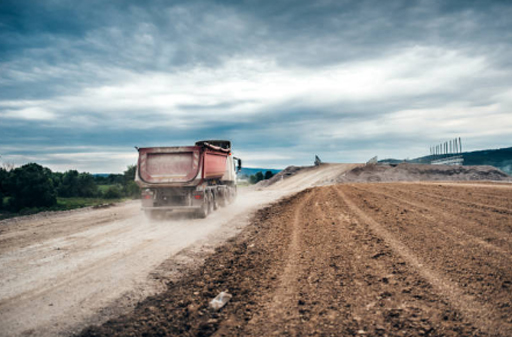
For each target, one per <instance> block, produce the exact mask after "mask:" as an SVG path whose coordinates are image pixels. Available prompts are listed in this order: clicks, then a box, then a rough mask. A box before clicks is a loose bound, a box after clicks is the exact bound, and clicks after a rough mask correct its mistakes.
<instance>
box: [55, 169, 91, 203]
mask: <svg viewBox="0 0 512 337" xmlns="http://www.w3.org/2000/svg"><path fill="white" fill-rule="evenodd" d="M53 176H54V180H59V181H60V183H59V186H58V188H57V192H58V194H59V197H65V198H70V197H84V198H91V197H95V196H98V195H99V191H98V185H96V181H95V180H94V176H93V175H92V174H90V173H78V171H76V170H69V171H66V172H65V173H64V174H62V177H60V178H58V177H59V176H58V175H55V174H54V175H53Z"/></svg>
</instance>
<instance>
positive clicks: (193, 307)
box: [83, 183, 512, 336]
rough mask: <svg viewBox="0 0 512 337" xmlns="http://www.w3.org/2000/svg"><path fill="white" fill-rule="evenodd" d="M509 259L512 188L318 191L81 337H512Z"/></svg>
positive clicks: (280, 208) (261, 219)
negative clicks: (223, 294) (214, 305)
mask: <svg viewBox="0 0 512 337" xmlns="http://www.w3.org/2000/svg"><path fill="white" fill-rule="evenodd" d="M511 260H512V186H511V185H510V184H485V183H481V184H438V183H430V184H429V183H422V184H416V183H390V184H346V185H334V186H326V187H318V188H313V189H308V190H306V191H303V192H301V193H299V194H297V195H295V196H293V197H290V198H287V199H285V200H283V201H281V202H280V203H278V204H276V205H273V206H272V207H268V208H265V209H263V210H261V211H259V212H258V214H257V216H256V217H255V218H254V220H253V222H252V224H251V225H250V226H248V227H246V229H245V230H244V231H243V232H242V234H241V235H239V236H238V237H237V239H236V240H232V241H230V242H229V243H228V244H226V245H224V246H222V247H221V248H219V249H217V251H216V253H215V254H213V255H212V256H211V257H210V258H208V259H207V260H206V263H205V264H204V266H203V267H201V268H200V269H199V270H197V271H196V272H193V273H191V274H189V275H188V276H187V277H185V278H183V279H181V280H179V281H177V282H174V283H171V284H169V288H168V290H167V291H166V292H164V293H162V294H161V295H157V296H154V297H150V298H148V299H147V300H146V301H144V302H143V303H141V304H140V305H139V306H138V307H137V308H136V309H135V310H134V311H133V312H132V313H130V314H128V315H126V316H122V317H119V318H117V319H114V320H112V321H109V322H107V323H106V324H104V325H103V326H101V327H98V328H89V329H88V330H86V331H84V332H83V335H84V336H112V335H136V336H141V335H144V336H151V335H186V336H187V335H188V336H208V335H214V336H223V335H238V336H268V335H276V336H281V335H284V336H302V335H322V336H340V335H362V336H364V335H369V336H384V335H388V336H422V335H432V336H441V335H442V336H467V335H481V336H510V335H512V290H511V287H512V269H511V268H510V266H511V262H512V261H511ZM220 291H228V292H230V293H231V294H232V295H233V298H232V299H231V301H230V302H229V303H228V304H227V306H226V307H225V308H223V309H222V310H221V311H220V312H213V311H211V310H209V309H208V301H209V300H210V299H211V298H213V297H214V296H215V295H217V294H218V293H219V292H220Z"/></svg>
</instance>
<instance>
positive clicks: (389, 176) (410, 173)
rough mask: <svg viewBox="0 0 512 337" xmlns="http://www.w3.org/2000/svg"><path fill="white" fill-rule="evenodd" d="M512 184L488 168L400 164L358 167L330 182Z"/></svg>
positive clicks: (503, 176)
mask: <svg viewBox="0 0 512 337" xmlns="http://www.w3.org/2000/svg"><path fill="white" fill-rule="evenodd" d="M432 180H437V181H440V180H442V181H451V180H462V181H467V180H493V181H512V177H510V176H509V175H507V174H506V173H504V172H503V171H500V170H498V169H497V168H495V167H492V166H450V165H424V164H408V163H402V164H398V165H389V164H378V165H366V166H358V167H356V168H354V169H353V170H351V171H349V172H347V173H344V174H341V175H340V176H338V177H336V179H334V180H333V181H332V182H333V183H343V182H380V181H383V182H386V181H390V182H391V181H432Z"/></svg>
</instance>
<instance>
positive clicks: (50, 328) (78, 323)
mask: <svg viewBox="0 0 512 337" xmlns="http://www.w3.org/2000/svg"><path fill="white" fill-rule="evenodd" d="M352 167H353V166H352V165H344V164H340V165H333V166H332V167H330V168H329V169H328V170H325V169H313V170H312V173H311V172H310V179H309V181H307V177H306V176H302V175H299V176H298V179H296V180H295V182H293V181H287V182H285V183H286V184H285V185H284V186H281V187H279V188H273V189H268V190H255V189H251V188H245V189H241V192H240V193H239V197H238V198H237V200H236V201H235V203H234V204H232V205H229V206H228V207H226V208H222V209H220V210H218V211H216V212H215V213H213V214H211V215H210V216H209V217H208V218H207V219H204V220H202V219H194V220H190V219H188V220H187V219H181V220H179V219H168V220H165V221H156V222H151V221H148V220H147V219H146V218H145V217H144V216H143V214H142V213H141V211H140V207H139V206H140V204H139V202H137V201H135V202H129V203H126V204H122V205H118V206H115V207H112V208H108V209H98V210H93V209H87V210H78V211H70V212H56V213H50V214H43V215H36V216H29V217H24V218H18V219H10V220H5V221H2V222H0V327H1V329H0V336H20V335H34V336H35V335H37V336H54V335H58V334H60V335H69V334H70V333H73V332H76V331H79V330H80V329H81V328H82V327H84V326H86V325H88V324H98V323H101V322H103V321H105V320H107V319H108V318H110V317H114V316H116V315H119V314H122V313H124V312H127V311H128V310H129V309H130V308H132V307H133V306H134V305H135V304H136V303H137V302H138V301H140V300H142V299H144V298H145V297H147V296H148V295H151V294H154V293H158V292H160V291H163V290H165V289H166V286H165V284H166V282H167V281H168V280H169V279H173V278H177V277H179V276H180V271H181V270H184V271H187V269H190V268H191V267H194V266H197V265H198V264H200V262H201V259H203V258H204V257H205V256H207V255H208V253H211V251H212V249H213V248H214V247H216V246H218V245H220V244H222V243H224V242H225V241H226V240H227V239H228V238H230V237H233V236H234V235H236V234H237V233H239V232H240V230H241V229H242V228H243V227H244V226H246V225H247V224H248V219H249V218H250V215H251V214H252V213H253V212H254V211H256V210H257V209H259V208H261V207H262V206H263V205H266V204H268V203H270V202H272V201H275V200H277V199H279V198H280V197H282V196H284V195H288V194H291V193H294V192H297V191H299V190H301V189H303V188H305V187H307V186H310V184H314V183H315V182H319V181H321V180H324V179H328V178H333V177H335V176H337V175H338V174H340V173H341V172H344V171H346V170H348V169H350V168H352ZM306 182H307V183H306ZM276 186H279V184H277V185H276Z"/></svg>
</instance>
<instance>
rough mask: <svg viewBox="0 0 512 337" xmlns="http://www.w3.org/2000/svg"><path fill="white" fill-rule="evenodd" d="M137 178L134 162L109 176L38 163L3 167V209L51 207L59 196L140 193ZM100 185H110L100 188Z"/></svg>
mask: <svg viewBox="0 0 512 337" xmlns="http://www.w3.org/2000/svg"><path fill="white" fill-rule="evenodd" d="M134 178H135V165H131V166H128V168H127V170H126V171H124V172H123V174H111V175H109V176H107V177H102V176H94V175H92V174H90V173H86V172H78V171H76V170H69V171H66V172H52V171H51V170H50V169H49V168H47V167H43V166H41V165H39V164H36V163H30V164H26V165H23V166H21V167H18V168H14V169H11V170H7V169H5V168H0V209H5V210H8V211H10V212H18V211H20V210H21V209H24V208H39V207H52V206H55V205H56V204H57V197H62V198H71V197H80V198H105V199H117V198H123V197H137V196H138V195H139V188H138V186H137V185H136V184H135V182H134V181H133V179H134ZM99 185H110V186H109V187H108V188H107V189H106V190H104V191H101V190H100V189H99V187H98V186H99Z"/></svg>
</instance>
